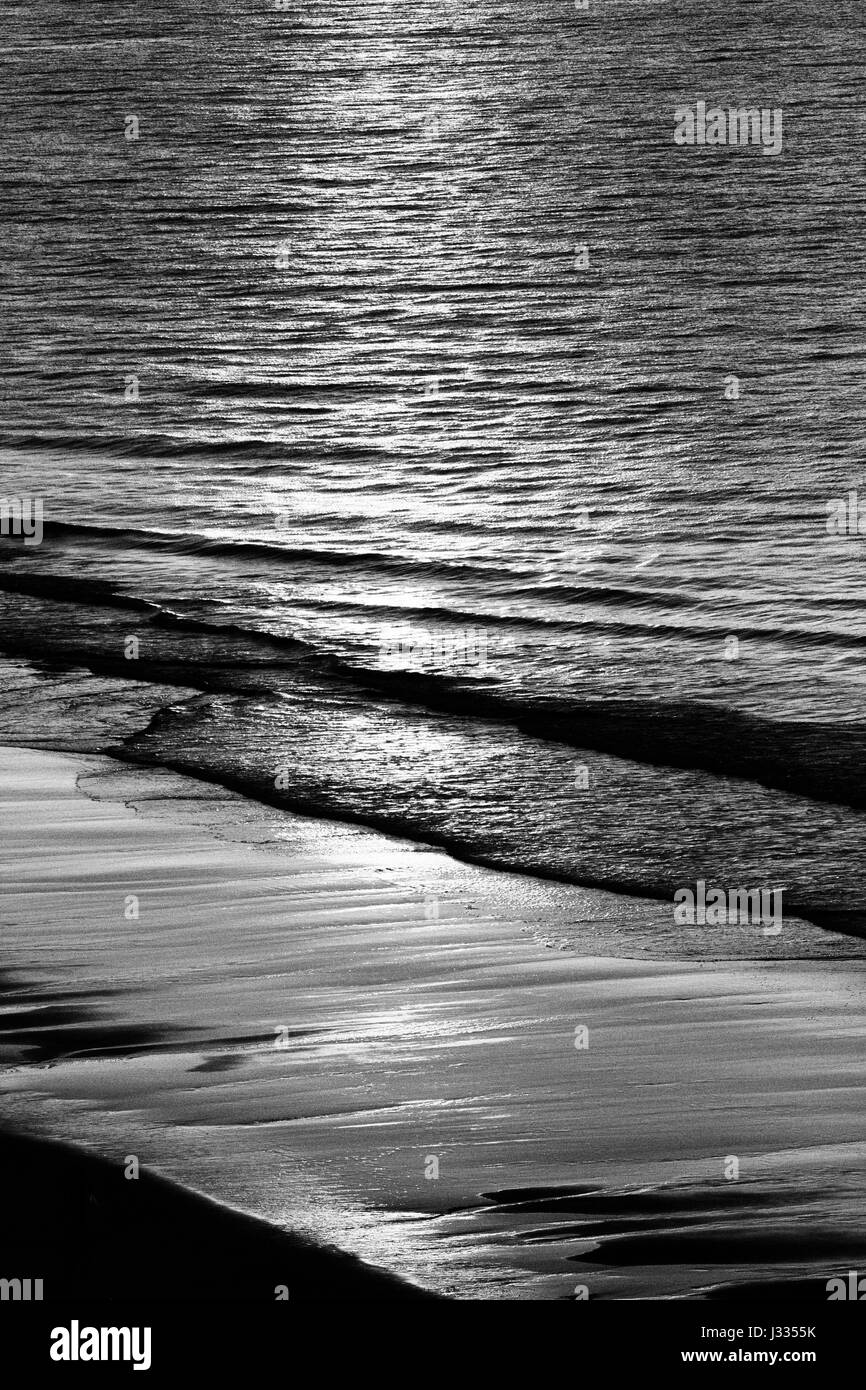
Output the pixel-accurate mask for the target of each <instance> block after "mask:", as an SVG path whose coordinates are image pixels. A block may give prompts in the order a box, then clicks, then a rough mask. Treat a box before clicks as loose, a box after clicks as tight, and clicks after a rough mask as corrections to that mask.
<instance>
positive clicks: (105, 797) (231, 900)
mask: <svg viewBox="0 0 866 1390" xmlns="http://www.w3.org/2000/svg"><path fill="white" fill-rule="evenodd" d="M0 773H2V780H0V791H2V795H0V834H2V837H3V842H4V846H5V848H6V853H5V856H4V861H3V869H2V874H3V919H2V932H3V943H4V948H5V949H4V953H3V968H4V971H5V975H4V979H3V993H2V995H0V1004H2V1009H3V1012H2V1015H0V1017H2V1023H3V1031H2V1033H0V1062H2V1063H3V1067H4V1069H3V1071H2V1072H0V1117H2V1118H3V1120H4V1122H5V1124H6V1126H7V1127H8V1128H12V1129H14V1130H15V1131H16V1132H17V1133H20V1132H22V1131H25V1130H26V1131H27V1132H28V1133H29V1134H31V1135H35V1136H50V1137H53V1138H59V1139H63V1140H66V1141H69V1142H71V1143H74V1144H77V1145H86V1147H87V1149H88V1150H89V1151H90V1152H91V1153H92V1154H96V1155H100V1156H101V1157H102V1158H103V1159H104V1160H105V1162H106V1163H107V1164H108V1165H109V1166H110V1168H109V1170H104V1169H103V1170H100V1171H101V1172H102V1173H103V1174H104V1175H105V1174H107V1172H108V1171H110V1172H112V1173H113V1174H115V1175H116V1174H118V1173H121V1172H122V1169H123V1167H124V1165H126V1164H127V1163H128V1161H129V1159H130V1158H131V1157H134V1158H135V1159H136V1161H137V1162H138V1163H139V1164H140V1166H141V1170H142V1171H143V1172H144V1173H145V1174H147V1173H155V1174H161V1175H163V1176H164V1177H165V1178H168V1179H172V1180H174V1182H175V1183H178V1184H181V1185H183V1186H184V1187H187V1188H191V1189H193V1190H194V1191H196V1192H198V1193H200V1194H206V1195H207V1196H208V1197H211V1198H214V1199H216V1201H218V1202H219V1203H221V1204H223V1206H224V1207H232V1208H237V1209H239V1210H240V1211H244V1212H249V1213H252V1214H253V1215H255V1216H256V1217H260V1218H264V1219H265V1220H266V1221H268V1222H270V1223H272V1224H273V1225H274V1226H275V1227H280V1228H282V1230H283V1231H284V1232H285V1231H291V1232H292V1233H294V1239H295V1240H297V1238H298V1237H299V1236H301V1237H309V1238H312V1239H313V1240H314V1241H316V1242H320V1243H324V1244H326V1245H331V1246H336V1247H339V1248H340V1249H342V1250H346V1251H351V1252H353V1253H354V1254H356V1255H359V1256H361V1257H362V1258H363V1259H364V1260H365V1261H366V1262H367V1264H368V1265H371V1266H378V1267H380V1268H382V1269H386V1270H389V1271H392V1272H393V1273H394V1274H396V1275H399V1276H401V1277H402V1278H403V1279H405V1280H409V1281H412V1282H413V1283H415V1284H416V1285H419V1286H423V1287H425V1288H427V1289H430V1290H435V1291H437V1292H440V1293H446V1294H451V1295H454V1296H457V1297H461V1298H467V1297H484V1298H495V1297H514V1298H567V1297H574V1296H578V1297H580V1296H583V1291H584V1290H585V1291H587V1292H588V1295H589V1296H590V1297H593V1298H595V1297H598V1298H605V1299H608V1298H622V1297H626V1298H629V1297H646V1296H657V1297H666V1296H672V1297H674V1296H679V1297H694V1296H719V1295H720V1294H728V1295H730V1296H736V1294H737V1292H738V1290H742V1288H743V1287H744V1286H745V1285H746V1284H748V1283H750V1282H752V1283H753V1282H754V1281H755V1280H758V1281H759V1282H760V1281H763V1287H764V1289H765V1291H766V1292H767V1293H770V1292H771V1291H772V1289H773V1287H774V1286H777V1285H779V1286H782V1287H784V1288H785V1289H786V1290H787V1291H788V1292H789V1293H790V1292H795V1291H797V1290H799V1291H800V1292H802V1293H803V1296H809V1295H812V1296H823V1294H822V1293H820V1292H819V1291H820V1290H822V1289H823V1280H824V1279H826V1278H828V1277H830V1275H831V1274H835V1273H838V1272H840V1271H841V1272H844V1271H845V1270H847V1269H848V1268H851V1267H854V1264H855V1263H856V1261H857V1260H858V1259H860V1260H862V1259H863V1258H864V1257H866V1239H864V1237H863V1235H862V1234H861V1227H862V1220H861V1208H862V1201H861V1196H860V1194H861V1192H862V1177H863V1161H864V1156H866V1145H864V1142H863V1137H862V1134H863V1132H862V1118H861V1117H862V1097H861V1092H860V1089H859V1082H860V1076H861V1061H860V1058H861V1056H862V1040H863V1034H864V1027H866V1017H864V1007H863V989H862V986H863V982H864V963H863V961H862V960H859V959H857V958H856V954H857V951H858V949H859V948H860V946H861V943H857V942H852V941H851V940H850V939H846V938H839V942H838V946H834V948H833V949H836V950H837V951H838V955H837V958H835V959H826V958H824V959H819V958H814V959H809V957H810V956H814V957H820V956H824V957H826V953H827V938H826V936H825V935H824V934H823V933H821V932H820V931H819V930H818V929H817V928H814V927H811V926H809V925H808V924H804V923H799V924H798V923H790V924H789V923H786V925H785V930H784V932H783V936H782V940H781V941H780V939H779V938H775V939H769V940H768V939H766V938H762V937H761V936H760V933H759V932H758V931H757V929H756V934H755V935H753V936H752V937H749V938H746V937H743V938H742V940H741V944H740V943H734V945H733V946H732V943H731V942H730V941H727V942H725V943H723V944H724V945H725V949H726V951H727V952H728V953H729V954H730V952H731V950H732V949H739V951H740V953H741V958H738V959H728V960H708V959H699V958H697V957H696V956H695V955H694V954H693V955H692V957H691V958H689V959H681V960H678V959H677V958H676V955H675V944H676V940H675V938H674V937H672V935H671V929H670V926H669V914H667V915H665V916H664V917H663V916H662V913H663V905H660V904H658V903H648V902H643V901H641V900H638V899H635V900H633V901H631V902H630V903H629V912H630V913H631V914H632V915H633V920H634V921H635V923H640V924H641V926H642V929H643V930H642V931H641V932H640V933H638V932H637V931H635V932H634V934H633V935H630V934H629V932H628V930H627V928H625V929H624V926H623V918H622V905H621V902H616V903H614V901H613V895H609V894H604V893H600V892H590V891H588V890H582V889H580V888H575V887H570V886H565V885H558V884H553V883H542V882H539V881H536V880H532V879H529V878H525V877H521V876H518V875H513V874H507V873H496V872H493V871H490V870H485V869H480V868H475V867H471V866H467V865H464V864H460V863H458V862H456V861H455V860H453V859H451V858H449V856H447V855H445V854H442V853H438V852H430V851H427V850H425V849H423V847H419V846H417V845H413V844H409V843H406V842H403V841H400V840H396V839H391V838H389V837H386V836H383V835H379V834H375V833H372V832H368V831H366V830H363V829H359V828H357V827H350V826H345V825H340V824H336V823H333V822H326V821H320V820H314V819H310V818H306V817H296V816H288V815H284V814H281V813H278V812H271V811H266V810H264V809H262V808H256V807H255V806H252V805H251V804H250V803H247V802H245V801H244V800H243V798H240V797H237V796H234V795H232V794H230V793H223V792H222V791H221V790H220V789H218V788H214V787H205V786H203V785H202V784H199V783H197V782H195V781H193V780H191V779H187V778H183V777H180V776H177V775H175V774H172V773H160V772H154V771H152V770H151V771H146V770H141V769H129V768H124V767H123V766H122V765H120V764H118V763H115V762H113V761H112V760H110V759H106V758H99V757H95V756H90V755H87V756H77V755H76V756H73V755H67V754H62V755H59V754H53V753H47V752H34V751H30V750H27V749H23V748H14V749H12V748H10V749H5V750H0ZM275 827H276V828H275ZM648 942H649V943H651V944H652V947H653V948H652V950H651V951H650V950H649V948H648V946H647V943H648ZM720 944H722V943H720ZM656 946H657V947H658V950H656V949H655V948H656ZM773 952H775V953H776V955H777V957H781V956H782V954H783V953H784V954H785V955H787V956H791V957H799V958H798V959H785V958H776V959H773V956H772V953H773ZM752 954H754V955H756V956H758V957H760V958H759V959H754V960H753V959H750V958H749V957H750V956H751V955H752ZM16 1144H19V1141H17V1140H13V1139H11V1138H10V1139H7V1140H5V1141H4V1147H3V1156H2V1163H3V1165H4V1176H6V1179H7V1183H11V1184H13V1186H14V1183H15V1181H16V1176H15V1165H16V1163H17V1164H18V1165H19V1171H20V1172H23V1171H24V1170H25V1169H26V1167H27V1165H28V1163H29V1162H30V1159H28V1157H27V1155H26V1154H25V1152H24V1150H22V1149H21V1148H20V1145H19V1147H18V1148H17V1149H16V1148H15V1145H16ZM10 1146H11V1147H10ZM46 1152H47V1151H46ZM51 1154H52V1156H51V1157H50V1159H49V1158H45V1159H44V1162H45V1163H46V1164H48V1165H49V1166H51V1165H54V1166H53V1169H52V1171H53V1172H55V1173H56V1172H57V1171H58V1164H59V1163H60V1160H59V1159H58V1157H57V1155H56V1153H55V1151H53V1150H52V1151H51ZM16 1155H17V1156H16ZM46 1180H47V1179H46ZM104 1180H105V1181H106V1182H108V1181H109V1178H108V1176H105V1177H104ZM70 1181H71V1179H70ZM123 1186H124V1189H127V1190H129V1191H130V1192H131V1191H132V1190H133V1189H136V1183H135V1182H134V1181H129V1180H126V1179H123ZM7 1190H8V1189H7ZM23 1190H24V1192H25V1209H26V1210H27V1211H29V1212H30V1213H31V1214H32V1216H33V1220H34V1231H37V1232H38V1231H39V1230H40V1229H43V1230H44V1229H45V1221H49V1222H50V1224H51V1227H52V1229H59V1226H58V1203H59V1204H60V1206H61V1207H62V1205H63V1201H64V1200H65V1199H64V1198H62V1194H63V1192H64V1188H63V1185H62V1183H61V1185H60V1187H59V1189H58V1191H59V1193H60V1194H61V1197H57V1198H56V1199H54V1198H52V1203H51V1204H48V1203H46V1213H47V1214H46V1215H45V1216H44V1217H40V1215H39V1211H40V1202H39V1195H38V1191H37V1190H36V1189H34V1187H33V1186H32V1184H31V1185H30V1186H27V1185H25V1187H24V1189H23ZM147 1191H148V1193H149V1194H151V1193H152V1194H154V1195H153V1197H152V1200H153V1202H154V1203H155V1204H156V1206H157V1207H159V1206H160V1203H161V1201H162V1200H163V1198H165V1200H166V1201H168V1202H171V1201H176V1202H179V1203H181V1208H182V1207H183V1202H184V1201H189V1202H195V1201H196V1200H197V1199H195V1198H192V1197H189V1198H187V1197H185V1196H184V1194H180V1195H177V1194H176V1193H175V1190H174V1189H171V1191H172V1193H173V1194H174V1195H172V1196H171V1197H170V1198H169V1197H167V1196H165V1194H166V1192H167V1191H169V1189H165V1188H163V1187H161V1186H159V1187H158V1186H156V1185H151V1184H150V1183H149V1180H148V1188H147ZM156 1194H159V1195H156ZM70 1200H71V1199H70ZM132 1200H133V1198H132V1196H129V1197H128V1198H127V1199H126V1203H127V1206H129V1203H130V1202H131V1201H132ZM179 1209H180V1208H179ZM205 1210H207V1212H208V1213H209V1214H210V1216H212V1217H213V1220H214V1221H215V1222H216V1221H218V1220H222V1221H228V1220H230V1219H231V1220H235V1219H237V1220H240V1218H235V1217H233V1216H231V1213H229V1212H226V1211H223V1212H222V1214H220V1211H219V1209H218V1208H216V1207H214V1206H213V1205H209V1206H208V1207H207V1208H206V1209H205V1208H202V1207H201V1206H196V1207H194V1208H193V1207H192V1206H190V1207H187V1208H185V1211H186V1212H187V1213H188V1214H189V1219H190V1220H193V1219H195V1220H201V1221H204V1222H205V1224H207V1223H206V1220H205V1217H204V1215H203V1212H204V1211H205ZM40 1222H41V1223H42V1224H41V1226H40ZM75 1229H76V1228H75V1226H74V1224H73V1226H72V1227H71V1228H70V1230H72V1231H74V1230H75ZM248 1229H251V1228H248ZM255 1230H256V1231H257V1232H258V1236H256V1237H255V1238H253V1237H251V1238H250V1244H249V1246H248V1250H249V1252H251V1253H250V1257H249V1258H250V1260H251V1261H253V1264H254V1262H255V1260H257V1259H258V1258H259V1256H258V1254H257V1251H258V1249H259V1245H258V1244H257V1241H258V1238H259V1236H261V1231H262V1228H261V1226H260V1224H256V1225H255ZM282 1238H283V1237H280V1236H279V1234H277V1236H276V1237H275V1239H276V1240H280V1239H282ZM214 1239H215V1240H216V1237H215V1238H214ZM286 1239H288V1237H286ZM76 1240H77V1235H76ZM266 1247H267V1241H265V1242H264V1245H262V1247H261V1248H262V1255H261V1259H262V1282H261V1284H259V1282H258V1278H259V1276H258V1272H257V1270H256V1269H255V1268H253V1267H252V1265H251V1264H249V1263H248V1265H247V1266H245V1267H244V1272H242V1273H240V1274H239V1276H238V1287H239V1291H240V1292H239V1296H247V1295H246V1292H245V1291H248V1290H249V1289H250V1288H251V1287H253V1286H255V1289H256V1290H258V1289H259V1288H260V1287H262V1288H264V1289H265V1290H267V1289H268V1288H269V1287H270V1282H271V1280H272V1279H273V1281H274V1283H279V1282H290V1281H287V1280H282V1281H281V1280H279V1279H277V1278H276V1277H275V1276H274V1269H275V1268H276V1267H277V1266H278V1265H279V1264H280V1259H281V1258H283V1259H288V1260H289V1263H292V1260H291V1259H290V1258H289V1256H288V1255H285V1254H284V1255H282V1256H279V1255H278V1256H277V1257H274V1258H273V1259H272V1255H271V1253H270V1248H269V1247H268V1248H266ZM289 1248H291V1250H292V1251H293V1252H295V1254H296V1253H297V1249H298V1247H297V1246H296V1245H292V1246H291V1247H289V1246H286V1247H285V1249H286V1250H288V1249H289ZM274 1249H276V1247H274ZM303 1249H304V1251H305V1255H304V1259H306V1258H307V1256H308V1255H309V1251H308V1249H307V1247H303ZM22 1258H23V1255H22ZM310 1258H311V1257H310ZM317 1258H319V1257H317ZM321 1258H325V1257H324V1256H323V1257H321ZM304 1259H301V1258H297V1259H296V1260H295V1262H294V1265H293V1269H294V1271H295V1273H294V1274H293V1289H292V1296H298V1297H303V1296H329V1295H328V1294H327V1292H324V1293H323V1292H321V1290H322V1289H324V1288H326V1283H327V1280H325V1282H324V1283H321V1282H317V1280H318V1278H319V1276H318V1275H317V1274H314V1273H313V1272H311V1271H312V1266H305V1264H304ZM31 1265H32V1261H30V1262H28V1269H27V1271H25V1273H28V1274H30V1275H32V1276H33V1277H39V1271H38V1270H37V1269H35V1268H31V1267H30V1266H31ZM221 1268H222V1267H221ZM305 1268H307V1270H308V1273H307V1274H305V1273H304V1269H305ZM342 1269H343V1271H345V1270H348V1269H349V1266H347V1265H345V1266H342ZM189 1277H191V1278H194V1277H195V1275H194V1274H193V1273H191V1274H190V1276H189ZM215 1277H217V1276H215ZM218 1277H219V1278H222V1277H223V1275H222V1274H221V1273H220V1274H219V1275H218ZM341 1277H343V1276H341ZM344 1277H345V1279H346V1281H347V1282H346V1286H345V1287H346V1293H345V1296H347V1297H354V1296H355V1293H354V1292H353V1291H352V1290H351V1288H350V1285H351V1284H352V1280H353V1279H354V1278H356V1277H357V1279H358V1288H359V1290H360V1289H361V1288H362V1286H363V1287H365V1288H367V1289H369V1287H370V1285H369V1283H367V1284H365V1282H364V1281H365V1280H367V1281H369V1280H373V1281H374V1282H375V1280H376V1275H375V1273H370V1272H368V1271H364V1270H363V1269H359V1267H357V1266H352V1268H351V1272H350V1273H348V1274H345V1275H344ZM307 1278H309V1286H308V1287H307V1289H306V1295H305V1293H304V1288H305V1279H307ZM382 1287H384V1286H382ZM395 1287H399V1286H395V1285H393V1284H390V1283H388V1285H387V1291H386V1293H385V1296H391V1295H392V1293H393V1291H394V1288H395ZM575 1291H578V1292H577V1293H575ZM252 1296H257V1294H255V1295H252ZM333 1296H343V1294H342V1293H339V1294H334V1295H333ZM358 1296H361V1297H363V1296H367V1295H366V1294H365V1293H363V1292H359V1294H358ZM370 1296H379V1294H378V1292H377V1293H374V1294H371V1295H370Z"/></svg>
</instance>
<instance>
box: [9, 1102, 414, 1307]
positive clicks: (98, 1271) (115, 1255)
mask: <svg viewBox="0 0 866 1390" xmlns="http://www.w3.org/2000/svg"><path fill="white" fill-rule="evenodd" d="M129 1171H132V1170H131V1165H130V1164H129V1163H128V1161H127V1160H126V1158H125V1157H120V1156H118V1159H117V1160H116V1161H115V1162H114V1163H111V1162H109V1161H108V1160H107V1159H105V1158H99V1157H97V1156H96V1155H94V1154H92V1153H88V1152H86V1151H84V1150H81V1149H75V1148H72V1147H71V1146H70V1145H67V1144H61V1143H57V1142H56V1141H50V1140H46V1139H33V1138H32V1137H29V1136H25V1135H21V1134H17V1133H12V1132H10V1131H9V1130H7V1129H4V1128H2V1127H0V1182H2V1184H3V1188H4V1191H7V1192H14V1193H15V1202H14V1203H10V1204H7V1206H6V1208H5V1211H4V1218H3V1225H4V1232H3V1275H4V1277H6V1278H21V1279H27V1278H29V1279H31V1280H34V1281H35V1280H36V1279H39V1280H41V1281H42V1290H41V1292H42V1299H41V1300H40V1301H44V1302H46V1303H51V1302H65V1303H67V1304H68V1303H69V1302H71V1301H73V1300H74V1301H79V1300H82V1299H85V1300H88V1299H89V1300H96V1301H100V1302H102V1301H105V1302H118V1301H124V1300H126V1301H135V1302H139V1301H141V1302H148V1303H150V1302H171V1303H183V1302H208V1303H211V1302H214V1301H215V1300H220V1299H223V1300H230V1301H232V1302H244V1303H247V1302H255V1303H264V1302H275V1301H289V1302H293V1303H296V1302H311V1301H322V1300H327V1301H339V1300H347V1301H351V1302H365V1301H377V1302H378V1301H382V1300H392V1299H397V1300H404V1299H409V1300H418V1299H420V1300H422V1301H435V1300H436V1295H434V1294H431V1293H429V1292H428V1291H426V1290H424V1289H420V1288H416V1287H415V1286H414V1285H412V1284H408V1283H406V1282H404V1281H403V1280H400V1279H398V1278H396V1277H395V1276H393V1275H391V1274H388V1273H386V1272H385V1271H383V1270H379V1269H373V1268H370V1267H368V1266H365V1265H364V1264H363V1263H362V1262H361V1261H360V1260H358V1259H355V1258H354V1257H353V1256H351V1255H347V1254H345V1253H344V1252H342V1251H340V1250H336V1249H331V1248H326V1247H320V1246H316V1245H313V1244H312V1243H311V1242H309V1241H307V1240H303V1239H301V1238H300V1237H298V1236H296V1235H293V1234H290V1233H289V1232H287V1231H281V1230H279V1229H277V1228H276V1227H274V1226H270V1225H268V1224H267V1223H266V1222H264V1221H261V1220H258V1219H257V1218H256V1217H253V1216H250V1215H248V1214H246V1213H243V1212H238V1211H232V1210H230V1209H228V1208H226V1207H224V1206H221V1205H220V1204H218V1203H217V1202H214V1201H212V1200H211V1199H210V1198H208V1197H205V1196H203V1195H202V1194H201V1193H196V1192H193V1191H190V1190H189V1189H185V1188H182V1187H180V1186H178V1185H177V1184H175V1183H171V1182H167V1181H166V1180H165V1179H164V1178H162V1177H159V1176H158V1175H157V1174H154V1173H150V1172H148V1171H146V1170H144V1169H142V1170H141V1171H140V1172H139V1174H138V1176H137V1177H136V1178H131V1177H127V1176H126V1174H127V1172H129Z"/></svg>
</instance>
